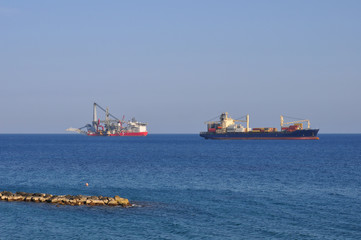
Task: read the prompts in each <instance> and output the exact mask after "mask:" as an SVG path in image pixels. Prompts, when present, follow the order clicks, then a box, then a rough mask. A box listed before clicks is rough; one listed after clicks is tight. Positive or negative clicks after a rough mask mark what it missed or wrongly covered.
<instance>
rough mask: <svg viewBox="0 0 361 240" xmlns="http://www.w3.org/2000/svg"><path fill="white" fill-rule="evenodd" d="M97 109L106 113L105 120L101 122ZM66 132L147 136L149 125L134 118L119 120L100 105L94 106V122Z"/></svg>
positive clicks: (94, 134)
mask: <svg viewBox="0 0 361 240" xmlns="http://www.w3.org/2000/svg"><path fill="white" fill-rule="evenodd" d="M97 107H98V108H99V109H100V110H102V111H103V112H105V120H100V119H99V118H98V115H97ZM66 131H69V132H77V133H80V134H85V135H88V136H121V137H123V136H124V137H125V136H147V134H148V132H147V123H141V122H138V121H137V120H135V118H132V119H131V120H129V121H124V116H123V119H121V120H120V119H119V118H117V117H115V116H114V115H112V114H111V113H109V109H108V108H106V109H104V108H102V107H101V106H99V104H97V103H94V104H93V122H92V124H87V125H85V126H84V127H81V128H68V129H66Z"/></svg>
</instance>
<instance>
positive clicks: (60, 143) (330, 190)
mask: <svg viewBox="0 0 361 240" xmlns="http://www.w3.org/2000/svg"><path fill="white" fill-rule="evenodd" d="M86 182H88V183H89V187H85V183H86ZM2 190H9V191H13V192H16V191H25V192H45V193H51V194H74V195H76V194H86V195H103V196H114V195H120V196H122V197H126V198H129V199H130V200H131V201H132V202H133V203H136V205H137V207H134V208H128V209H124V208H120V207H113V208H111V207H87V206H80V207H72V206H60V207H57V206H54V205H50V204H39V203H26V202H1V201H0V239H1V240H3V239H45V238H47V239H48V238H49V239H117V238H119V239H272V238H273V239H360V236H361V135H357V134H354V135H331V134H323V135H322V134H321V135H320V140H319V141H212V140H204V139H202V138H200V137H199V136H198V135H152V134H151V135H149V136H147V137H144V138H121V137H118V138H115V137H114V138H112V137H86V136H81V135H0V191H2Z"/></svg>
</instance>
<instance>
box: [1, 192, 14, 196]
mask: <svg viewBox="0 0 361 240" xmlns="http://www.w3.org/2000/svg"><path fill="white" fill-rule="evenodd" d="M1 194H2V195H3V196H12V195H13V193H12V192H9V191H3V192H1Z"/></svg>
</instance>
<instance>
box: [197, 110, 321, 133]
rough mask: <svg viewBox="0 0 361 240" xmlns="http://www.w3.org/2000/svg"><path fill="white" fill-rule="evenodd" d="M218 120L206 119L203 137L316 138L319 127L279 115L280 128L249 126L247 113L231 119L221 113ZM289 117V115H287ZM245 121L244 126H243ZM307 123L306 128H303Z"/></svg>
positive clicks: (305, 121)
mask: <svg viewBox="0 0 361 240" xmlns="http://www.w3.org/2000/svg"><path fill="white" fill-rule="evenodd" d="M219 117H220V118H219V121H208V122H205V124H207V132H201V133H200V136H201V137H204V138H205V139H242V140H318V139H319V137H317V134H318V131H319V129H311V127H310V121H309V120H307V119H297V120H296V121H290V122H285V121H284V116H282V115H281V130H280V131H278V130H277V128H250V127H249V115H246V116H244V117H242V118H240V119H239V120H235V119H232V118H231V117H229V116H228V113H227V112H225V113H222V114H221V115H220V116H219ZM287 118H290V117H287ZM242 123H245V124H246V126H243V125H242ZM304 123H307V128H304V126H303V125H304Z"/></svg>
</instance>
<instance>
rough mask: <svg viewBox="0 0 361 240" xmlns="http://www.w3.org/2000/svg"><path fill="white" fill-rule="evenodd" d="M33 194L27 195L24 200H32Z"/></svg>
mask: <svg viewBox="0 0 361 240" xmlns="http://www.w3.org/2000/svg"><path fill="white" fill-rule="evenodd" d="M31 199H32V196H27V197H25V199H24V201H25V202H31Z"/></svg>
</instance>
